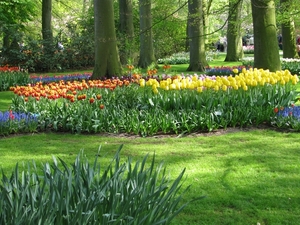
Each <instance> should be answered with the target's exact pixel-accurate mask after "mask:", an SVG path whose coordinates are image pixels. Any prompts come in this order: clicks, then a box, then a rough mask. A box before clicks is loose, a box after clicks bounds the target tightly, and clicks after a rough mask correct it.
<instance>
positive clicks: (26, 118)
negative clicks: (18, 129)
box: [0, 111, 38, 126]
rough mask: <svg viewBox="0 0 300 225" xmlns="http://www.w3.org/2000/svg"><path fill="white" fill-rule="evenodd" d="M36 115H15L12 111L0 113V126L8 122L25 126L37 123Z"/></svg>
mask: <svg viewBox="0 0 300 225" xmlns="http://www.w3.org/2000/svg"><path fill="white" fill-rule="evenodd" d="M37 119H38V115H35V114H26V113H17V112H13V111H6V112H1V111H0V126H1V124H2V123H5V122H8V121H16V122H21V121H22V122H24V123H25V124H27V123H31V122H37Z"/></svg>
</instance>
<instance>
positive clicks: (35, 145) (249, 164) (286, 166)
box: [0, 129, 300, 225]
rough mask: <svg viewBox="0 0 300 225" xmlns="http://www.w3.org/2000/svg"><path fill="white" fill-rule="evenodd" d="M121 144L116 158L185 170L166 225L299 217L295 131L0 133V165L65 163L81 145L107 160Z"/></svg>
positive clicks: (299, 153) (88, 153) (276, 220)
mask: <svg viewBox="0 0 300 225" xmlns="http://www.w3.org/2000/svg"><path fill="white" fill-rule="evenodd" d="M121 144H124V147H123V149H122V151H121V161H123V160H124V161H125V160H126V159H127V157H128V156H130V157H133V159H134V160H141V159H142V158H143V156H144V155H146V154H150V156H151V155H153V154H155V155H156V162H157V163H158V162H160V161H164V162H165V165H166V166H167V170H168V171H170V175H171V177H175V176H177V175H178V174H179V173H180V172H181V171H182V170H183V168H186V176H185V180H184V185H183V186H184V187H187V185H192V186H191V189H190V191H189V192H188V193H186V194H185V195H184V198H183V200H182V203H184V202H186V201H188V200H191V199H193V198H197V197H199V196H203V195H204V196H206V198H205V199H202V200H199V201H196V202H193V203H192V204H190V205H188V207H187V208H185V209H184V211H183V212H182V213H180V214H179V216H178V217H177V218H176V219H175V220H174V222H173V223H172V224H173V225H183V224H189V225H199V224H214V225H218V224H220V225H223V224H234V225H244V224H258V223H260V224H261V225H263V224H265V225H266V224H272V225H274V224H278V225H279V224H291V225H292V224H298V222H299V221H300V191H299V190H300V178H299V173H300V147H299V134H297V133H288V132H282V133H281V132H276V131H272V130H259V129H249V130H244V131H237V132H236V131H234V130H230V129H229V130H228V131H227V133H224V134H222V133H214V134H212V135H190V136H187V137H183V138H176V137H175V136H174V137H150V138H141V137H125V136H123V137H120V136H118V137H117V136H105V135H72V134H64V133H61V134H60V133H57V134H53V133H47V134H45V133H41V134H29V135H16V136H10V137H5V138H0V154H1V161H0V166H1V167H2V168H3V169H4V171H5V172H6V173H9V172H10V171H12V168H13V167H14V165H15V164H16V162H19V164H20V165H22V163H23V162H28V161H31V160H35V161H36V162H38V163H37V165H40V163H41V162H46V161H52V155H54V156H57V157H60V158H62V159H63V160H65V161H66V162H67V163H72V162H74V160H75V157H76V155H77V154H78V153H79V151H80V150H81V149H84V153H85V154H86V156H87V157H88V158H89V159H90V160H93V159H94V157H95V155H96V154H97V151H98V148H99V146H100V145H102V149H101V151H100V156H101V158H100V163H101V164H102V165H107V163H108V162H109V160H110V159H111V158H112V156H113V155H114V153H115V151H116V150H117V148H118V147H119V146H120V145H121Z"/></svg>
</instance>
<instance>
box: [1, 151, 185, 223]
mask: <svg viewBox="0 0 300 225" xmlns="http://www.w3.org/2000/svg"><path fill="white" fill-rule="evenodd" d="M121 149H122V146H120V148H119V149H118V151H117V153H116V155H115V157H114V158H113V160H112V161H111V163H110V164H109V166H108V167H107V168H105V169H104V170H103V171H102V169H101V167H100V163H98V156H96V158H95V161H94V164H93V165H92V164H90V163H89V162H88V161H87V159H86V158H85V157H83V154H82V153H83V152H81V153H80V154H79V155H78V156H77V158H76V160H75V162H74V164H73V165H72V166H71V167H69V166H68V165H67V164H66V163H65V162H64V161H63V160H62V159H60V158H59V160H58V161H57V159H56V158H55V157H53V163H52V164H51V165H50V164H49V163H46V164H44V165H43V168H42V174H41V172H40V171H39V168H38V167H37V166H36V165H35V163H33V164H32V165H33V166H31V164H28V168H27V170H26V171H22V172H20V171H19V167H18V165H17V166H16V167H15V169H14V172H13V173H12V175H11V177H10V178H8V177H7V176H6V175H5V174H4V173H3V172H2V182H1V184H0V188H1V192H0V224H6V225H9V224H56V225H57V224H58V225H60V224H80V225H84V224H101V225H104V224H143V225H147V224H149V225H150V224H151V225H154V224H169V223H170V221H171V220H172V219H173V218H174V217H175V216H176V215H178V213H179V212H180V211H182V209H183V208H184V207H185V206H186V205H187V204H188V202H187V203H185V204H179V203H180V200H181V199H182V194H183V193H184V191H187V190H188V188H186V189H185V190H184V191H183V192H181V188H182V182H181V179H182V177H183V175H184V171H185V170H183V171H182V172H181V173H180V174H179V176H178V177H177V178H176V179H174V180H173V181H171V180H170V178H169V177H168V176H167V174H166V167H165V166H163V163H160V164H158V165H155V156H153V158H152V161H151V163H147V159H148V155H147V156H145V157H144V158H143V160H142V161H137V162H136V163H133V162H132V160H131V158H128V160H127V161H126V162H124V163H121V162H120V151H121ZM59 162H60V163H59Z"/></svg>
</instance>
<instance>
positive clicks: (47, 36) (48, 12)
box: [42, 0, 53, 50]
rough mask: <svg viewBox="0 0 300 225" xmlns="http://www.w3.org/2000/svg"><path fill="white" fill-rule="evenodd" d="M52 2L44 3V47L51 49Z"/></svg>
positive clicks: (45, 0)
mask: <svg viewBox="0 0 300 225" xmlns="http://www.w3.org/2000/svg"><path fill="white" fill-rule="evenodd" d="M51 21H52V0H43V1H42V35H43V41H44V47H45V48H50V47H51V44H52V39H53V34H52V26H51ZM47 50H49V49H47Z"/></svg>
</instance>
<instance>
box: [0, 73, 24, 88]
mask: <svg viewBox="0 0 300 225" xmlns="http://www.w3.org/2000/svg"><path fill="white" fill-rule="evenodd" d="M29 83H30V78H29V74H28V73H26V72H16V71H14V72H0V91H7V90H9V88H10V87H13V86H17V85H27V84H29Z"/></svg>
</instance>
